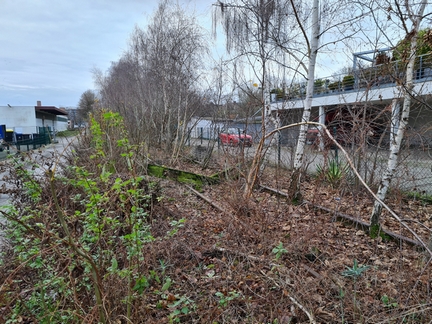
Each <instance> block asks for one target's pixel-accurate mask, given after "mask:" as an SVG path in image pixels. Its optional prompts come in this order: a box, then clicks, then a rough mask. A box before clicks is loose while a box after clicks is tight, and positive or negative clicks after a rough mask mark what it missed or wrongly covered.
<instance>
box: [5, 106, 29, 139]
mask: <svg viewBox="0 0 432 324" xmlns="http://www.w3.org/2000/svg"><path fill="white" fill-rule="evenodd" d="M0 125H6V128H7V129H13V130H20V131H22V134H33V133H35V132H36V126H37V124H36V112H35V107H34V106H16V107H14V106H12V107H9V106H0Z"/></svg>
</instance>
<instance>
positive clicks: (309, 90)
mask: <svg viewBox="0 0 432 324" xmlns="http://www.w3.org/2000/svg"><path fill="white" fill-rule="evenodd" d="M318 13H319V1H318V0H314V1H313V9H312V39H311V42H310V48H309V63H308V73H307V86H306V98H305V101H304V110H303V115H302V122H308V121H309V120H310V115H311V108H312V97H313V90H314V82H315V65H316V58H317V55H318V42H319V32H320V24H319V14H318ZM307 130H308V125H307V124H302V125H301V126H300V132H299V138H298V140H297V147H296V153H295V156H294V170H293V174H292V176H291V184H290V193H291V199H292V200H299V198H300V196H301V194H300V177H301V167H302V165H303V156H304V151H305V146H306V134H307Z"/></svg>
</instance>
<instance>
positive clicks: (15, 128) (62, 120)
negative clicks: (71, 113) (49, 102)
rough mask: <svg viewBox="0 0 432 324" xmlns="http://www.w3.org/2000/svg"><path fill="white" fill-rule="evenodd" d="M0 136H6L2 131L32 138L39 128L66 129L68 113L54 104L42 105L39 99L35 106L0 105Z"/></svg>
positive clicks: (19, 136)
mask: <svg viewBox="0 0 432 324" xmlns="http://www.w3.org/2000/svg"><path fill="white" fill-rule="evenodd" d="M0 125H4V126H3V127H0V136H2V138H6V134H4V131H5V130H6V131H7V132H8V133H13V135H14V137H15V139H14V141H16V140H17V139H16V136H18V138H27V139H28V138H32V137H33V135H34V134H39V133H40V130H41V128H43V129H44V132H45V131H49V132H56V131H63V130H66V129H67V125H68V113H67V112H66V111H65V110H63V109H59V108H57V107H55V106H42V103H41V102H40V101H38V102H37V104H36V106H14V105H11V104H8V105H6V106H0Z"/></svg>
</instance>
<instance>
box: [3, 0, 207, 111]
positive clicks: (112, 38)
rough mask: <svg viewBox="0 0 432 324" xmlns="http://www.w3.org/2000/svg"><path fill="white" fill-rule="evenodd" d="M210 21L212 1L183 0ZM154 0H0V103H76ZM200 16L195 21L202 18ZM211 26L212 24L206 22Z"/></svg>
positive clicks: (154, 4) (143, 20)
mask: <svg viewBox="0 0 432 324" xmlns="http://www.w3.org/2000/svg"><path fill="white" fill-rule="evenodd" d="M181 2H182V3H183V4H182V6H185V7H186V8H188V10H191V11H194V12H196V14H197V15H198V16H201V17H200V18H201V19H203V20H204V21H205V20H207V21H211V13H210V10H211V4H212V3H213V2H214V1H212V0H190V1H187V0H184V1H183V0H182V1H181ZM157 5H158V1H157V0H73V1H70V0H32V1H29V0H0V106H6V105H7V104H10V105H11V106H32V105H36V101H37V100H40V101H42V104H43V105H52V106H57V107H60V106H62V107H71V106H76V105H77V103H78V101H79V97H80V96H81V94H82V93H83V92H84V91H85V90H87V89H92V88H94V86H93V79H92V73H91V70H92V69H93V68H94V67H96V68H99V69H101V70H102V71H106V69H107V68H108V67H109V66H110V63H111V62H112V61H117V60H118V59H119V58H120V56H121V54H122V53H123V51H124V50H125V49H126V48H127V44H128V40H129V36H130V34H131V33H132V31H133V28H134V26H135V25H136V24H138V25H139V26H142V27H145V26H146V25H147V23H148V20H149V19H150V18H151V16H152V15H153V13H154V12H155V10H156V8H157ZM205 16H207V17H208V18H207V19H204V18H203V17H205ZM201 19H200V20H201ZM209 26H211V25H209Z"/></svg>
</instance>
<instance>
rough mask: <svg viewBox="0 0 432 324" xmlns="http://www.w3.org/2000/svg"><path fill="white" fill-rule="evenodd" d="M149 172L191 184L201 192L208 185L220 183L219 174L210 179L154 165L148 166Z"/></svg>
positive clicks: (159, 176) (156, 175)
mask: <svg viewBox="0 0 432 324" xmlns="http://www.w3.org/2000/svg"><path fill="white" fill-rule="evenodd" d="M147 172H148V174H149V175H152V176H155V177H158V178H167V179H171V180H176V181H178V182H181V183H186V184H190V185H192V186H193V187H194V188H195V189H196V190H201V189H202V187H203V186H204V185H206V184H214V183H218V182H219V175H218V174H214V175H212V176H210V177H207V176H205V175H202V174H197V173H193V172H188V171H183V170H178V169H173V168H169V167H165V166H159V165H154V164H149V165H148V167H147Z"/></svg>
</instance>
